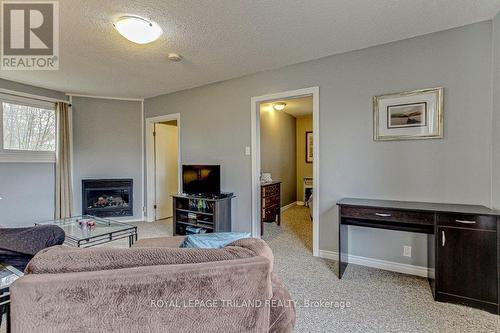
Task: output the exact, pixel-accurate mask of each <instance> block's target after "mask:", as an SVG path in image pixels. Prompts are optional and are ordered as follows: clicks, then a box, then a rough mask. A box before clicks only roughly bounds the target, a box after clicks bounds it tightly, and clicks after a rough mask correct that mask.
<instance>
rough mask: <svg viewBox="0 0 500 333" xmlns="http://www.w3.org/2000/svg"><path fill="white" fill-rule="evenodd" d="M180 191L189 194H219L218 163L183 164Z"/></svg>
mask: <svg viewBox="0 0 500 333" xmlns="http://www.w3.org/2000/svg"><path fill="white" fill-rule="evenodd" d="M182 191H183V192H184V193H186V194H191V195H201V196H207V195H219V194H220V165H183V166H182Z"/></svg>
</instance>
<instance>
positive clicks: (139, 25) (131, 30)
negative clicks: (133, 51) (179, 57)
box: [114, 16, 163, 44]
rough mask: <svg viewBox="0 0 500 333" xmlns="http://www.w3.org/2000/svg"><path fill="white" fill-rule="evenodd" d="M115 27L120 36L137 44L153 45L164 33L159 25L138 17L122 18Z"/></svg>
mask: <svg viewBox="0 0 500 333" xmlns="http://www.w3.org/2000/svg"><path fill="white" fill-rule="evenodd" d="M114 26H115V28H116V30H118V32H119V33H120V35H122V36H123V37H125V38H127V39H128V40H129V41H131V42H134V43H137V44H148V43H151V42H153V41H155V40H157V39H158V37H160V36H161V34H162V33H163V31H162V30H161V28H160V26H159V25H158V24H156V23H155V22H151V21H148V20H146V19H143V18H142V17H138V16H122V17H120V18H119V19H118V21H116V22H115V24H114Z"/></svg>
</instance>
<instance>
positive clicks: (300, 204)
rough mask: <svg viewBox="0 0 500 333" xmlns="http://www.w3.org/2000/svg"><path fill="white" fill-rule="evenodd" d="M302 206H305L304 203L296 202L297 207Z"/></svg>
mask: <svg viewBox="0 0 500 333" xmlns="http://www.w3.org/2000/svg"><path fill="white" fill-rule="evenodd" d="M304 205H305V203H304V201H297V206H304Z"/></svg>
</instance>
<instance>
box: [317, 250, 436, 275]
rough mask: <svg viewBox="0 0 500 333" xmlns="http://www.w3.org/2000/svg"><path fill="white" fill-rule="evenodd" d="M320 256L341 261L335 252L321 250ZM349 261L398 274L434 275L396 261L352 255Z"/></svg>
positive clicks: (421, 268) (422, 268) (418, 267)
mask: <svg viewBox="0 0 500 333" xmlns="http://www.w3.org/2000/svg"><path fill="white" fill-rule="evenodd" d="M319 256H320V257H321V258H325V259H330V260H336V261H338V260H339V254H338V252H334V251H327V250H319ZM348 260H349V263H350V264H355V265H360V266H366V267H372V268H378V269H383V270H386V271H391V272H398V273H403V274H409V275H416V276H421V277H428V275H429V274H432V272H428V269H427V267H422V266H416V265H409V264H402V263H399V262H394V261H387V260H382V259H374V258H367V257H360V256H355V255H352V254H349V256H348Z"/></svg>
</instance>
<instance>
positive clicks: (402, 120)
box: [373, 88, 443, 141]
mask: <svg viewBox="0 0 500 333" xmlns="http://www.w3.org/2000/svg"><path fill="white" fill-rule="evenodd" d="M442 137H443V88H429V89H421V90H415V91H408V92H401V93H394V94H386V95H379V96H375V97H373V139H374V140H375V141H386V140H415V139H438V138H442Z"/></svg>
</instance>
